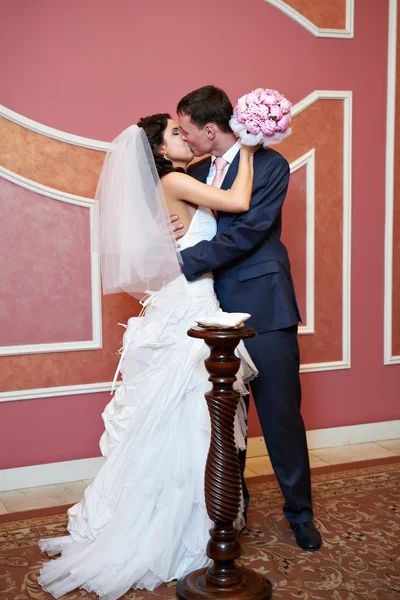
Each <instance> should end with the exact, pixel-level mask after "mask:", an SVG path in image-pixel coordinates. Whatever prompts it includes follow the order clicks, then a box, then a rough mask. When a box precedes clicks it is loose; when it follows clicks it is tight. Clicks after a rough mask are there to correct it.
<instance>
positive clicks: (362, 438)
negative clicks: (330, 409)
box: [247, 420, 400, 458]
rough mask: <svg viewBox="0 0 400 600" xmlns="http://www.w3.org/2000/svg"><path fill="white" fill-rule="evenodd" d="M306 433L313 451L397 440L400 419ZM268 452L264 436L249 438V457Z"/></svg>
mask: <svg viewBox="0 0 400 600" xmlns="http://www.w3.org/2000/svg"><path fill="white" fill-rule="evenodd" d="M306 433H307V444H308V449H309V450H311V451H312V450H316V449H317V448H333V447H336V446H347V445H351V444H364V443H367V442H379V441H383V440H395V439H398V438H400V420H397V421H381V422H378V423H365V424H362V425H345V426H343V427H328V428H326V429H311V430H310V431H307V432H306ZM267 454H268V452H267V449H266V447H265V442H264V438H263V437H261V436H260V437H251V438H249V439H248V440H247V457H248V458H253V457H256V456H266V455H267Z"/></svg>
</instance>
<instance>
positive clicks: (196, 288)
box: [39, 114, 257, 600]
mask: <svg viewBox="0 0 400 600" xmlns="http://www.w3.org/2000/svg"><path fill="white" fill-rule="evenodd" d="M255 149H256V148H254V147H245V146H242V147H241V151H240V166H239V171H238V175H237V177H236V180H235V182H234V184H233V186H232V188H231V190H229V191H223V190H221V189H219V188H217V187H212V186H207V185H205V184H203V183H200V182H198V181H197V180H195V179H193V178H191V177H190V176H188V175H186V174H185V170H186V167H187V165H188V164H189V162H190V161H191V160H192V158H193V154H192V152H191V150H190V148H189V147H188V145H187V144H186V142H184V141H183V140H182V138H181V137H180V135H179V129H178V126H177V124H176V122H175V121H174V120H172V119H171V117H170V116H169V115H167V114H159V115H153V116H150V117H146V118H144V119H142V120H141V121H140V122H139V127H138V126H136V125H133V126H131V127H129V128H128V129H127V130H125V131H124V132H123V133H122V134H121V135H120V136H119V137H118V138H117V139H116V140H115V141H114V142H113V144H112V145H111V149H110V151H109V152H108V154H107V156H106V160H105V163H104V165H103V169H102V174H101V177H100V181H99V186H98V190H97V193H96V199H97V200H98V214H99V231H100V233H99V239H98V243H99V248H100V251H101V255H102V281H103V290H104V293H114V292H117V291H121V290H124V291H127V292H128V293H130V294H132V295H136V296H137V295H138V294H141V295H143V293H144V292H145V291H146V292H147V299H146V300H144V301H142V304H143V306H144V311H143V312H144V314H143V315H141V316H139V317H133V318H131V319H129V321H128V324H127V326H126V331H125V333H124V338H123V349H122V355H121V360H120V365H119V367H118V370H117V373H116V377H115V379H114V381H115V380H116V378H117V375H118V372H119V371H120V372H121V374H122V379H123V381H122V384H121V385H119V386H118V388H117V390H116V392H115V394H114V396H113V398H112V400H111V402H110V403H109V404H108V405H107V406H106V408H105V410H104V413H103V415H102V416H103V420H104V424H105V431H104V433H103V435H102V437H101V440H100V448H101V452H102V454H103V456H105V457H106V458H107V460H106V461H105V463H104V465H103V466H102V468H101V470H100V471H99V473H98V475H97V477H96V478H95V480H94V481H93V483H92V484H91V485H90V486H89V487H87V489H86V490H85V493H84V497H83V498H82V500H81V501H80V502H79V503H77V504H75V505H74V506H73V507H72V508H70V509H69V510H68V532H69V535H67V536H64V537H59V538H52V539H42V540H40V542H39V546H40V549H41V550H42V551H46V552H48V554H49V555H51V556H52V555H55V554H61V557H59V558H58V559H56V560H52V561H49V562H47V563H45V564H44V566H43V568H42V569H41V573H40V577H39V583H40V585H41V586H42V588H43V589H44V590H46V591H48V592H49V593H51V594H52V595H53V596H54V597H55V598H60V597H61V596H63V595H64V594H66V593H68V592H69V591H71V590H73V589H75V588H78V587H82V588H84V589H86V590H87V591H89V592H95V593H96V594H97V595H98V596H99V597H100V598H101V599H102V600H116V599H117V598H120V597H121V596H122V595H123V594H124V593H125V592H127V591H128V590H129V589H130V588H131V587H134V588H139V589H148V590H153V589H154V588H156V587H157V586H158V585H160V584H161V583H164V582H167V581H171V580H173V579H179V578H181V577H183V576H184V575H186V574H187V573H189V572H191V571H193V570H195V569H199V568H202V567H205V566H207V564H208V562H209V559H208V558H207V556H206V554H205V550H206V545H207V542H208V539H209V533H208V530H209V528H210V527H211V526H212V523H211V521H210V520H209V517H208V515H207V511H206V507H205V500H204V489H203V488H204V469H205V463H206V458H207V453H208V448H209V443H210V422H209V416H208V411H207V407H206V402H205V400H204V393H205V392H206V391H208V390H209V389H210V384H209V383H208V375H207V372H206V370H205V366H204V359H205V358H206V357H207V355H208V351H207V347H206V345H205V344H204V342H203V341H202V340H197V339H194V338H189V337H188V336H187V334H186V332H187V330H188V329H189V328H190V327H191V326H193V325H195V324H196V322H197V321H199V322H202V321H203V322H204V321H206V320H207V318H208V317H210V316H213V315H214V316H215V315H217V316H218V315H221V314H222V315H224V313H222V311H221V309H220V308H219V305H218V301H217V299H216V296H215V294H214V289H213V279H212V274H210V273H207V274H205V275H203V277H201V278H200V279H198V280H197V281H195V282H192V283H188V282H187V280H186V278H185V277H184V275H183V274H181V271H180V264H179V254H178V253H177V250H176V247H175V241H174V238H173V235H172V233H171V230H170V223H169V218H168V213H174V214H179V216H180V219H181V222H183V224H184V225H185V228H186V234H185V235H184V237H183V238H182V239H181V240H180V246H181V247H182V248H186V247H188V246H192V245H194V244H196V243H197V242H199V241H201V240H204V239H207V240H209V239H211V238H212V237H213V236H214V235H215V233H216V221H215V218H214V216H213V213H212V211H213V210H223V211H229V212H243V211H246V210H248V208H249V205H250V197H251V188H252V179H253V153H254V151H255ZM160 180H161V183H160ZM149 290H150V291H149ZM224 317H228V319H229V317H232V318H235V315H226V314H225V315H224ZM232 323H233V321H232ZM238 352H239V354H240V357H241V358H242V363H241V369H240V371H239V374H238V381H237V382H236V384H235V385H236V386H237V389H238V391H240V392H241V394H242V395H243V394H245V393H247V391H246V388H245V386H244V384H245V383H246V382H247V381H249V380H250V379H251V378H252V377H254V376H255V375H256V374H257V371H256V368H255V366H254V364H253V363H252V362H251V359H250V357H249V355H248V354H247V352H246V350H245V348H244V345H243V344H241V345H240V346H239V349H238ZM235 438H236V444H237V446H238V448H243V447H244V443H245V409H244V402H243V400H242V401H241V402H240V403H239V408H238V414H237V415H236V422H235ZM240 519H241V515H239V517H238V521H237V525H238V527H240V526H241V525H242V524H243V522H242V523H241V522H240Z"/></svg>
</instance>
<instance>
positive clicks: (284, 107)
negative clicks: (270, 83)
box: [279, 98, 292, 114]
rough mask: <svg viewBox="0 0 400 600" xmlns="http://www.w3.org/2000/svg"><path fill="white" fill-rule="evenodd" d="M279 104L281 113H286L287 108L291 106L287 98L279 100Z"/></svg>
mask: <svg viewBox="0 0 400 600" xmlns="http://www.w3.org/2000/svg"><path fill="white" fill-rule="evenodd" d="M279 104H280V107H281V110H282V112H283V114H286V113H288V112H289V110H290V109H291V108H292V103H291V102H289V100H287V98H282V100H281V101H280V102H279Z"/></svg>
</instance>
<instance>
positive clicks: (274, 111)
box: [269, 104, 283, 121]
mask: <svg viewBox="0 0 400 600" xmlns="http://www.w3.org/2000/svg"><path fill="white" fill-rule="evenodd" d="M269 116H270V117H276V120H277V121H279V119H281V118H282V117H283V111H282V110H281V107H280V106H279V104H275V105H274V106H271V108H270V111H269Z"/></svg>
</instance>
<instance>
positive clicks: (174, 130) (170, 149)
mask: <svg viewBox="0 0 400 600" xmlns="http://www.w3.org/2000/svg"><path fill="white" fill-rule="evenodd" d="M163 146H164V148H165V152H164V154H166V155H167V156H168V158H169V160H170V161H172V162H173V163H175V162H176V163H182V162H183V163H185V164H189V163H190V161H191V160H192V158H193V152H192V151H191V149H190V148H189V146H188V145H187V142H185V141H184V140H183V139H182V138H181V136H180V133H179V126H178V123H177V122H176V121H174V119H168V125H167V128H166V130H165V132H164V144H163Z"/></svg>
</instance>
